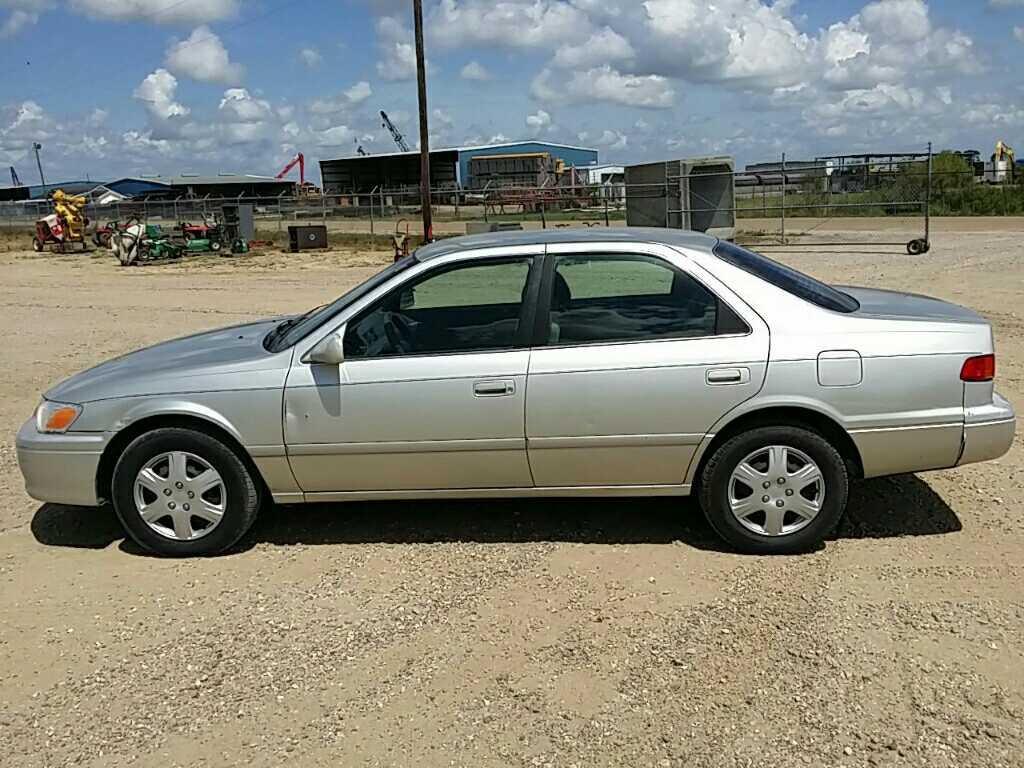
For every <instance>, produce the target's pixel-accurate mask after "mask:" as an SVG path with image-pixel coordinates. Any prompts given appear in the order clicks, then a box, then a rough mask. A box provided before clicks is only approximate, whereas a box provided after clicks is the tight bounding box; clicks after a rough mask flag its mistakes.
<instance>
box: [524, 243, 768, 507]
mask: <svg viewBox="0 0 1024 768" xmlns="http://www.w3.org/2000/svg"><path fill="white" fill-rule="evenodd" d="M546 262H547V263H546V266H545V275H544V278H543V280H542V284H541V297H540V303H539V307H538V317H537V330H536V335H537V336H536V337H537V346H535V348H534V350H533V352H532V354H531V357H530V368H529V376H528V381H527V399H526V436H527V446H528V453H529V460H530V467H531V470H532V472H533V478H534V481H535V483H536V485H538V486H541V487H562V486H630V485H633V486H673V485H674V486H678V485H681V484H682V483H683V480H684V477H685V475H686V470H687V467H688V466H689V462H690V459H691V458H692V456H693V453H694V451H695V450H696V448H697V446H698V445H699V443H700V441H701V440H702V439H703V438H704V436H705V434H707V431H708V429H709V428H710V427H711V425H712V424H714V423H715V422H716V421H717V420H718V419H719V418H720V417H721V416H722V415H723V414H725V413H726V412H727V411H729V410H730V409H732V408H734V407H735V406H737V405H739V404H740V403H742V402H743V401H744V400H746V399H748V398H750V397H752V396H753V395H754V394H755V393H756V392H757V391H758V390H759V389H760V388H761V385H762V383H763V381H764V376H765V371H766V367H767V360H768V328H767V326H766V325H765V324H764V322H763V321H762V320H761V318H760V317H758V316H757V314H756V313H754V312H753V311H752V310H751V309H750V308H749V307H747V306H746V305H745V304H744V303H743V302H741V301H740V300H739V298H738V297H736V296H735V294H732V293H731V292H730V291H729V290H728V288H726V287H725V286H723V285H721V284H720V283H718V282H717V281H716V280H715V279H714V278H713V277H712V276H710V275H708V274H706V273H703V272H702V271H701V270H699V268H698V267H696V266H694V265H692V264H690V262H688V260H686V259H685V258H684V257H682V256H680V255H679V254H678V253H677V252H675V251H673V250H672V249H669V248H666V247H660V246H643V245H640V244H636V245H629V246H625V245H624V244H621V243H619V244H608V245H606V246H601V245H596V244H592V243H587V244H585V245H580V244H566V245H551V246H549V247H548V256H547V257H546Z"/></svg>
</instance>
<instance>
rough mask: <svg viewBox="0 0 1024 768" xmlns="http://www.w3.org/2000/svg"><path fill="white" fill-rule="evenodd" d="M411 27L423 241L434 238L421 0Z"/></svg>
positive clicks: (414, 6)
mask: <svg viewBox="0 0 1024 768" xmlns="http://www.w3.org/2000/svg"><path fill="white" fill-rule="evenodd" d="M412 16H413V29H414V30H415V33H416V87H417V90H418V91H419V103H420V200H421V203H422V206H423V241H424V242H425V243H429V242H430V241H432V240H433V239H434V220H433V215H432V212H431V209H430V136H429V133H428V129H427V66H426V61H425V57H424V55H423V0H412Z"/></svg>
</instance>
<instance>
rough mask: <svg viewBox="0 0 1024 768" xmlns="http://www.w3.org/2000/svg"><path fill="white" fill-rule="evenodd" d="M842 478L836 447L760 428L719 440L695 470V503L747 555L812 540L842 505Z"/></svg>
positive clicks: (807, 545)
mask: <svg viewBox="0 0 1024 768" xmlns="http://www.w3.org/2000/svg"><path fill="white" fill-rule="evenodd" d="M848 491H849V478H848V475H847V471H846V464H845V463H844V462H843V458H842V456H840V455H839V452H838V451H837V450H836V449H835V448H834V447H833V446H832V445H831V444H829V443H828V442H827V441H826V440H825V439H823V438H822V437H821V436H820V435H818V434H816V433H814V432H811V431H809V430H806V429H802V428H798V427H760V428H758V429H753V430H751V431H749V432H745V433H743V434H741V435H737V436H736V437H734V438H732V439H730V440H728V441H726V442H725V443H723V444H722V445H721V446H719V447H718V449H717V450H715V452H714V453H713V454H712V456H711V458H710V459H709V460H708V462H707V464H706V465H705V466H704V469H703V471H702V473H701V477H700V504H701V507H702V508H703V510H704V514H705V515H706V516H707V519H708V522H709V523H710V524H711V526H712V527H713V528H714V529H715V531H717V532H718V534H719V535H720V536H721V537H722V538H723V539H725V540H726V541H727V542H728V543H729V544H731V545H732V546H733V547H735V548H736V549H738V550H739V551H741V552H747V553H750V554H791V553H796V552H806V551H808V550H810V549H813V548H815V547H817V546H819V545H820V544H821V543H822V542H823V541H824V540H825V539H826V538H827V537H828V536H829V535H830V534H831V533H832V531H833V530H835V527H836V525H837V524H838V523H839V519H840V517H842V514H843V511H844V510H845V508H846V500H847V494H848Z"/></svg>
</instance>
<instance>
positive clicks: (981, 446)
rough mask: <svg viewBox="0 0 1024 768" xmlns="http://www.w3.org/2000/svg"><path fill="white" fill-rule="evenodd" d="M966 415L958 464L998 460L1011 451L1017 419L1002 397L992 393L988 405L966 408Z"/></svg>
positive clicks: (1011, 407)
mask: <svg viewBox="0 0 1024 768" xmlns="http://www.w3.org/2000/svg"><path fill="white" fill-rule="evenodd" d="M965 417H966V418H965V422H964V448H963V451H961V453H960V461H958V462H957V466H960V465H962V464H973V463H974V462H977V461H989V460H991V459H998V458H999V457H1000V456H1002V455H1003V454H1005V453H1006V452H1007V451H1009V450H1010V446H1011V445H1013V436H1014V434H1016V431H1017V418H1016V415H1015V414H1014V412H1013V406H1012V405H1010V403H1009V401H1007V399H1006V398H1005V397H1003V396H1002V395H1000V394H995V395H993V397H992V402H991V403H990V404H988V405H982V406H974V407H971V408H968V409H967V412H966V414H965Z"/></svg>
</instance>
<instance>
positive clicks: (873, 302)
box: [835, 285, 987, 324]
mask: <svg viewBox="0 0 1024 768" xmlns="http://www.w3.org/2000/svg"><path fill="white" fill-rule="evenodd" d="M835 287H836V290H839V291H842V292H843V293H846V294H848V295H850V296H852V297H853V298H855V299H856V300H857V301H858V302H860V309H858V310H857V312H856V314H858V315H866V316H871V317H886V318H894V319H900V320H935V321H938V322H944V323H949V322H954V323H957V322H959V323H986V324H987V321H986V320H985V318H983V317H982V316H981V315H979V314H978V313H977V312H974V311H973V310H970V309H967V308H966V307H961V306H958V305H957V304H951V303H950V302H948V301H943V300H942V299H933V298H932V297H931V296H922V295H920V294H917V293H903V292H902V291H886V290H882V289H880V288H857V287H854V286H847V285H842V286H835Z"/></svg>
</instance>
